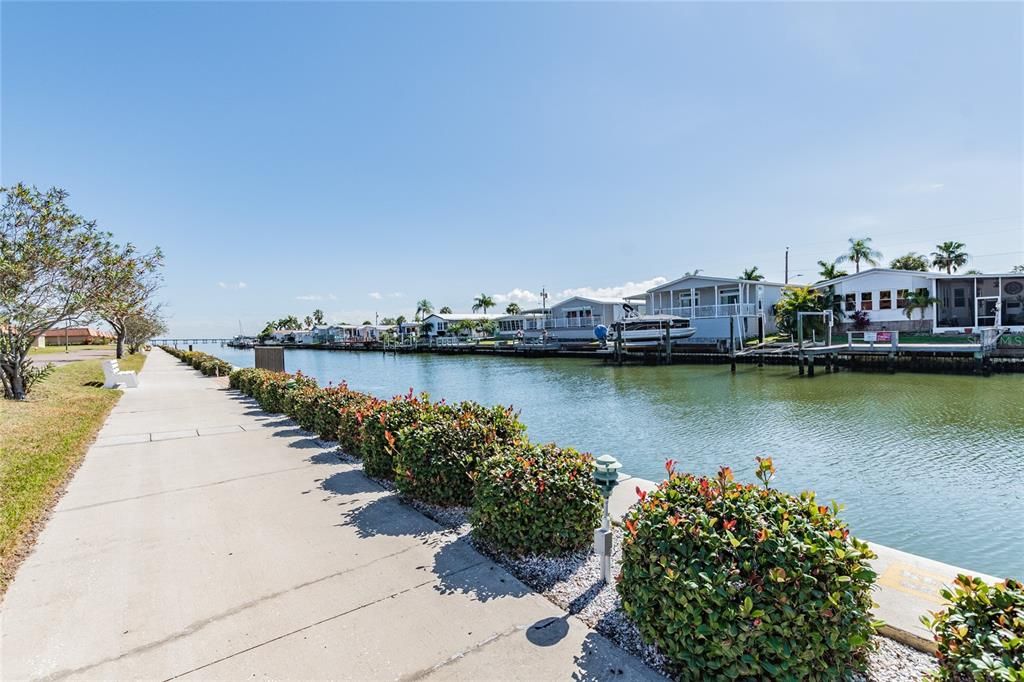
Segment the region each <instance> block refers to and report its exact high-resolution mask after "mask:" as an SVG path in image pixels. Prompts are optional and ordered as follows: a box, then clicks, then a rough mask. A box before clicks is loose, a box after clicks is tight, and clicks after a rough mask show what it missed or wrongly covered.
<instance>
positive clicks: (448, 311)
mask: <svg viewBox="0 0 1024 682" xmlns="http://www.w3.org/2000/svg"><path fill="white" fill-rule="evenodd" d="M438 312H439V313H440V314H441V315H451V314H452V309H451V308H449V307H448V306H443V307H442V308H441V310H439V311H438Z"/></svg>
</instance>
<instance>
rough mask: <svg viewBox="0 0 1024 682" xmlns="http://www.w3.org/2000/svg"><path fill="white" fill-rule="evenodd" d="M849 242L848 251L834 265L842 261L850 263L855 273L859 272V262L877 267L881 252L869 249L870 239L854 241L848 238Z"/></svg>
mask: <svg viewBox="0 0 1024 682" xmlns="http://www.w3.org/2000/svg"><path fill="white" fill-rule="evenodd" d="M849 241H850V248H849V250H848V251H847V252H846V253H844V254H843V255H842V256H840V257H839V258H837V259H836V264H839V263H842V262H844V261H851V262H852V263H853V265H854V268H855V270H854V271H855V272H860V264H861V262H864V263H867V264H868V265H878V261H879V259H881V257H882V252H881V251H876V250H875V249H873V248H871V237H864V238H862V239H854V238H853V237H850V240H849Z"/></svg>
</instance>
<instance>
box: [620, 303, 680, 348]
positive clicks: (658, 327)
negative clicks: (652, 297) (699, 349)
mask: <svg viewBox="0 0 1024 682" xmlns="http://www.w3.org/2000/svg"><path fill="white" fill-rule="evenodd" d="M615 328H616V333H617V334H618V335H619V336H620V338H621V339H622V345H623V346H624V347H625V348H627V349H629V348H655V347H657V346H658V345H660V344H662V343H664V342H665V332H666V330H667V331H668V336H669V339H671V340H672V341H682V340H683V339H688V338H690V337H691V336H693V335H694V334H696V333H697V328H696V327H691V326H690V320H689V319H688V318H685V317H679V316H677V315H640V314H638V313H636V312H634V311H633V310H627V311H626V317H624V318H622V319H621V320H619V321H618V322H616V323H615Z"/></svg>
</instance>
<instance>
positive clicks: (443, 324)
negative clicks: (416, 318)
mask: <svg viewBox="0 0 1024 682" xmlns="http://www.w3.org/2000/svg"><path fill="white" fill-rule="evenodd" d="M501 317H504V315H502V314H500V313H431V314H430V315H427V316H426V317H425V318H424V319H423V320H422V321H420V327H419V329H420V331H421V332H423V333H424V334H425V335H426V336H431V337H433V336H449V329H450V327H451V326H452V325H453V324H455V323H458V322H485V321H494V322H495V324H497V320H498V318H501ZM463 335H466V336H468V335H469V334H465V333H464V334H463ZM472 335H473V336H482V335H483V334H482V333H480V332H478V331H474V332H472Z"/></svg>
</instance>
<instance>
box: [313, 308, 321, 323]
mask: <svg viewBox="0 0 1024 682" xmlns="http://www.w3.org/2000/svg"><path fill="white" fill-rule="evenodd" d="M313 322H315V323H316V324H317V325H321V324H323V323H324V311H322V310H320V309H319V308H317V309H316V310H314V311H313Z"/></svg>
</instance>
